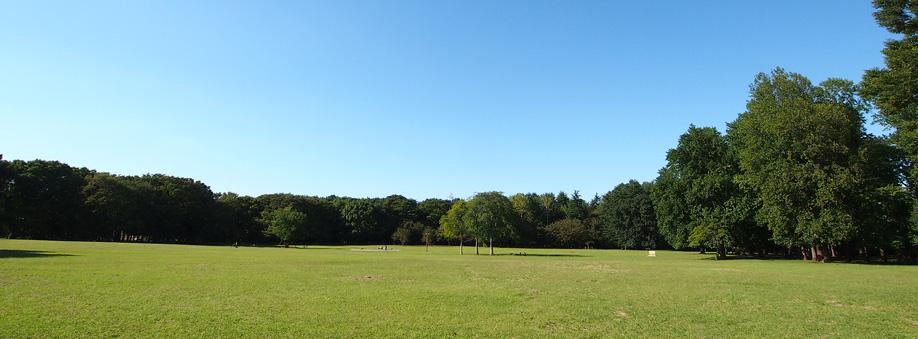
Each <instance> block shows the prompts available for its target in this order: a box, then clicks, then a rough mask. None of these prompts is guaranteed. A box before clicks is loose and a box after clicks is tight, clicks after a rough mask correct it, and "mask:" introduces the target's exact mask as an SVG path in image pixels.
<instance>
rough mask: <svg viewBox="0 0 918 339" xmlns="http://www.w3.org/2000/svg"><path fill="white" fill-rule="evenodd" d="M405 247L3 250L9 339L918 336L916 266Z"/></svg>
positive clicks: (33, 246)
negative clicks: (477, 252) (384, 249)
mask: <svg viewBox="0 0 918 339" xmlns="http://www.w3.org/2000/svg"><path fill="white" fill-rule="evenodd" d="M364 247H365V248H370V247H368V246H364ZM397 248H398V249H399V250H400V251H397V252H396V251H393V252H360V251H353V250H352V247H318V246H317V247H311V248H308V249H302V248H300V249H295V248H289V249H284V248H252V247H240V248H232V247H215V246H183V245H158V244H126V243H89V242H53V241H21V240H0V337H87V336H88V337H103V336H104V337H112V336H121V337H294V336H295V337H449V336H458V337H609V336H644V337H672V336H690V337H701V336H703V337H721V336H731V337H788V336H790V337H913V338H914V337H918V267H916V266H893V265H859V264H841V263H835V264H809V263H803V262H800V261H797V260H722V261H714V260H710V257H709V256H704V255H699V254H695V253H688V252H667V251H658V252H657V253H658V256H657V257H655V258H651V257H648V256H647V252H646V251H621V250H545V249H526V250H519V249H498V251H497V252H498V254H508V253H510V252H520V251H525V252H527V253H528V254H529V255H527V256H525V257H524V256H511V255H497V256H494V257H489V256H487V255H481V256H475V255H474V254H471V255H470V254H469V253H474V249H473V248H471V247H467V248H466V255H464V256H459V255H458V254H457V250H456V248H455V247H433V248H431V251H430V252H429V253H426V252H425V251H424V248H423V247H401V246H399V247H397ZM482 253H484V251H483V252H482Z"/></svg>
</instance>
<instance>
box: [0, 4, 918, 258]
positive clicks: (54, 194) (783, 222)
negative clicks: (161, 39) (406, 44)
mask: <svg viewBox="0 0 918 339" xmlns="http://www.w3.org/2000/svg"><path fill="white" fill-rule="evenodd" d="M874 6H875V7H876V12H875V13H874V15H875V17H876V19H877V22H878V23H879V24H880V25H882V26H883V27H886V28H887V29H888V30H889V31H891V32H893V33H896V34H899V35H900V38H899V39H893V40H890V41H887V42H886V45H885V48H884V49H883V54H884V55H885V63H886V65H885V67H883V68H876V69H871V70H868V71H866V72H865V74H864V77H863V79H862V81H861V82H860V83H855V82H853V81H850V80H845V79H837V78H832V79H828V80H826V81H823V82H821V83H819V84H814V83H812V82H811V81H810V80H809V79H807V78H806V77H805V76H803V75H801V74H798V73H794V72H789V71H786V70H784V69H781V68H776V69H774V70H772V71H770V72H768V73H760V74H758V75H756V77H755V79H754V80H753V82H752V84H751V86H750V91H749V99H748V101H747V105H746V111H745V112H742V113H740V114H739V115H738V116H737V118H736V120H734V121H732V122H730V123H728V125H727V129H726V131H723V132H721V131H718V130H717V129H716V128H713V127H696V126H689V128H688V130H687V131H686V132H685V133H684V134H682V135H681V136H680V137H679V139H678V140H679V141H678V144H677V146H676V147H675V148H673V149H671V150H669V151H668V152H667V153H666V160H667V164H666V166H665V167H663V168H662V169H661V170H660V171H659V173H658V176H657V178H656V179H655V180H654V181H652V182H643V183H642V182H637V181H634V180H632V181H629V182H627V183H622V184H620V185H618V186H616V187H614V189H612V190H611V191H609V192H608V193H606V194H604V195H602V196H599V195H597V196H594V197H592V198H591V199H590V200H589V201H587V200H585V199H584V198H583V197H581V196H580V194H579V192H577V191H574V192H573V194H570V195H568V194H566V193H565V192H559V193H557V194H554V193H544V194H536V193H518V194H514V195H511V196H505V195H504V194H502V193H500V192H482V193H478V194H476V195H474V196H472V197H469V198H468V199H427V200H424V201H420V202H418V201H416V200H413V199H409V198H406V197H404V196H400V195H391V196H388V197H385V198H350V197H338V196H328V197H312V196H302V195H293V194H267V195H261V196H258V197H249V196H240V195H237V194H234V193H214V192H212V191H211V190H210V188H209V187H208V186H207V185H205V184H204V183H202V182H200V181H196V180H193V179H188V178H177V177H172V176H167V175H161V174H153V175H142V176H120V175H113V174H109V173H105V172H97V171H94V170H89V169H86V168H74V167H71V166H68V165H66V164H63V163H60V162H56V161H43V160H34V161H22V160H14V161H4V160H2V157H0V231H2V232H4V233H5V234H6V235H7V236H8V237H17V238H32V239H61V240H105V241H149V242H172V243H195V244H208V243H210V244H216V243H223V244H225V243H245V244H256V243H257V244H269V243H275V244H276V243H280V244H283V245H288V244H291V243H323V244H380V243H390V242H393V243H400V244H428V245H429V244H432V243H451V244H458V245H459V251H460V253H462V252H463V251H464V249H463V247H462V246H463V244H466V243H469V244H474V246H475V251H476V253H477V252H478V250H479V246H478V245H479V244H487V246H488V247H490V248H491V253H493V243H494V242H495V241H496V242H498V243H499V244H502V245H509V246H519V247H571V248H584V247H585V248H593V247H596V248H641V249H644V248H646V249H654V248H675V249H698V250H701V251H706V250H711V251H714V252H716V253H717V257H724V256H727V255H728V254H735V255H758V256H764V255H768V254H772V255H774V254H778V255H784V256H795V257H798V258H799V257H802V258H803V259H804V260H813V261H824V260H827V259H831V258H848V259H851V258H877V257H879V258H883V259H884V260H886V259H888V258H898V259H899V260H906V259H910V258H914V257H915V245H916V244H918V169H916V168H915V166H913V164H914V159H918V80H916V79H918V74H916V73H918V20H916V19H915V13H916V11H915V10H916V8H918V5H916V4H914V3H913V2H912V1H907V0H875V1H874ZM869 115H872V117H873V118H874V119H875V121H877V122H879V123H880V124H882V125H884V126H887V127H889V128H890V129H891V130H892V132H891V133H890V134H889V135H888V136H877V135H872V134H870V133H867V132H866V130H865V128H864V125H865V121H866V119H867V117H868V116H869Z"/></svg>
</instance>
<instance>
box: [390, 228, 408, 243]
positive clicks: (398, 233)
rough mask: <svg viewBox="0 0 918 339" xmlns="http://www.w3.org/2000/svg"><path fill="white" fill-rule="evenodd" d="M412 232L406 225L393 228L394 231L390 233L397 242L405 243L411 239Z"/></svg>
mask: <svg viewBox="0 0 918 339" xmlns="http://www.w3.org/2000/svg"><path fill="white" fill-rule="evenodd" d="M412 236H413V234H412V231H411V229H409V228H406V227H399V228H396V229H395V233H392V240H393V241H395V242H398V243H399V244H402V245H405V244H407V243H408V242H410V241H411V238H412Z"/></svg>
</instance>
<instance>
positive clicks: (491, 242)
mask: <svg viewBox="0 0 918 339" xmlns="http://www.w3.org/2000/svg"><path fill="white" fill-rule="evenodd" d="M488 248H489V249H490V251H491V253H488V255H494V238H488Z"/></svg>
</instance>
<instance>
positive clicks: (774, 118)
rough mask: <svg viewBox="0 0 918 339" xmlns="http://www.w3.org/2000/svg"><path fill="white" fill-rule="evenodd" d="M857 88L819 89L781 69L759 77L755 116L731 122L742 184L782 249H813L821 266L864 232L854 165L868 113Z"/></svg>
mask: <svg viewBox="0 0 918 339" xmlns="http://www.w3.org/2000/svg"><path fill="white" fill-rule="evenodd" d="M855 89H856V88H855V86H854V84H853V83H851V82H850V81H845V80H839V79H830V80H827V81H825V82H823V83H822V84H821V85H820V86H814V85H813V84H812V83H810V81H809V80H808V79H806V78H805V77H804V76H802V75H800V74H796V73H788V72H785V71H784V70H783V69H780V68H778V69H776V70H775V71H773V72H772V73H771V74H764V73H762V74H759V75H758V76H756V79H755V82H754V83H753V85H752V86H751V99H750V100H749V102H748V104H747V111H746V112H744V113H742V114H740V116H739V117H738V118H737V119H736V121H734V122H733V123H730V124H729V132H728V137H729V139H730V142H731V143H732V144H733V145H735V146H736V149H737V154H738V156H739V160H740V167H741V169H742V172H743V173H742V174H741V175H740V176H738V177H737V179H738V182H739V183H740V184H741V185H744V186H745V187H748V188H749V189H751V190H754V191H755V193H756V194H757V196H758V197H759V200H760V201H761V208H759V209H758V213H757V218H758V220H761V221H762V222H764V223H765V224H767V225H768V228H769V229H770V230H771V231H772V234H773V239H774V240H775V241H776V242H778V243H779V244H781V245H785V246H809V247H810V248H811V253H812V256H813V259H814V260H817V259H818V258H823V257H824V255H823V253H824V252H823V250H824V249H825V246H835V245H838V244H839V243H841V242H843V241H846V240H848V239H850V237H851V235H852V234H853V233H854V230H855V228H856V225H855V223H854V215H853V213H852V212H853V210H852V209H851V205H852V204H853V202H852V197H853V196H855V193H856V192H855V189H856V187H857V186H858V185H859V184H860V180H861V179H862V178H861V177H860V175H859V172H858V171H857V170H856V168H855V167H854V166H853V165H852V164H854V163H855V161H856V159H855V157H856V154H857V150H858V149H859V147H860V146H861V140H862V137H863V135H864V132H863V126H862V123H863V122H862V115H861V114H862V112H863V111H864V110H865V108H866V107H865V105H864V104H863V103H862V102H861V101H859V100H858V99H857V97H856V91H855Z"/></svg>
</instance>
